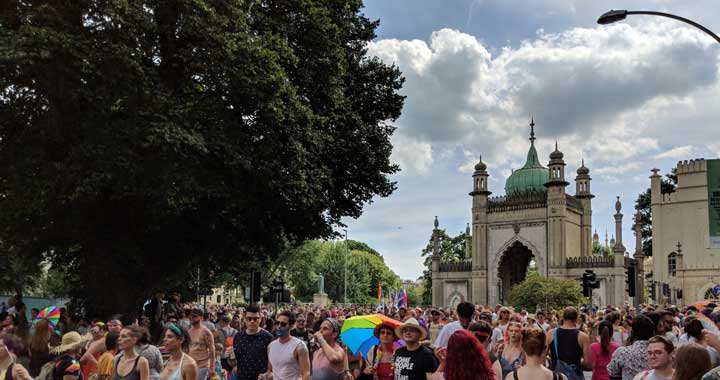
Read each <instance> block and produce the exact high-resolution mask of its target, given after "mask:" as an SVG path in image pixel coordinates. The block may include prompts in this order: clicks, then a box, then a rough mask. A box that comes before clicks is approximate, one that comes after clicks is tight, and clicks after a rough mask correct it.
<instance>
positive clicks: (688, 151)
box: [655, 145, 695, 159]
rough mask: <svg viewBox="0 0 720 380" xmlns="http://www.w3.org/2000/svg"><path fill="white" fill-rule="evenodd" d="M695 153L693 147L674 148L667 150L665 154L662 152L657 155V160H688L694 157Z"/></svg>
mask: <svg viewBox="0 0 720 380" xmlns="http://www.w3.org/2000/svg"><path fill="white" fill-rule="evenodd" d="M694 152H695V148H693V147H692V146H691V145H684V146H678V147H675V148H672V149H670V150H667V151H665V152H662V153H660V154H656V155H655V159H661V158H674V159H683V158H684V159H687V158H688V157H692V156H693V154H695V153H694Z"/></svg>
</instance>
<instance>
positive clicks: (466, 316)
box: [401, 302, 475, 349]
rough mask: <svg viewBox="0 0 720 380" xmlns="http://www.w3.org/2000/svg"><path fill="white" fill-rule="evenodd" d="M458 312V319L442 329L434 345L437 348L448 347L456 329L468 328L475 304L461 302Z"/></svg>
mask: <svg viewBox="0 0 720 380" xmlns="http://www.w3.org/2000/svg"><path fill="white" fill-rule="evenodd" d="M456 312H457V317H458V320H457V321H454V322H450V323H448V324H446V325H445V326H444V327H443V328H442V330H440V333H439V334H438V337H437V339H436V340H435V343H434V345H433V346H434V347H435V348H436V349H437V348H440V347H447V342H448V340H449V339H450V336H451V335H452V334H453V333H454V332H455V331H458V330H462V329H467V328H468V326H470V323H471V322H472V319H473V315H474V314H475V305H473V304H471V303H470V302H460V303H459V304H458V305H457V308H456ZM416 322H417V320H416ZM401 338H402V337H401ZM423 339H424V338H423Z"/></svg>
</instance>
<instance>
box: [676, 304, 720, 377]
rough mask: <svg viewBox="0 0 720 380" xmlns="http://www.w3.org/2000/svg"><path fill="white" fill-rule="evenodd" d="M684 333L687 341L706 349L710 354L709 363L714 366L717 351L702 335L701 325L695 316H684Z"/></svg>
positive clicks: (715, 364) (716, 362) (716, 360)
mask: <svg viewBox="0 0 720 380" xmlns="http://www.w3.org/2000/svg"><path fill="white" fill-rule="evenodd" d="M684 331H685V334H687V336H688V342H689V343H697V344H699V345H701V346H703V347H705V349H706V350H707V351H708V355H710V365H711V366H712V367H715V366H717V365H718V351H717V350H716V349H715V348H713V347H711V346H709V345H708V343H707V340H706V339H705V337H704V336H703V325H702V322H700V320H699V319H698V318H697V317H695V316H689V317H687V318H685V329H684Z"/></svg>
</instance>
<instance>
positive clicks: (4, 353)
mask: <svg viewBox="0 0 720 380" xmlns="http://www.w3.org/2000/svg"><path fill="white" fill-rule="evenodd" d="M20 351H22V347H21V342H20V338H19V337H17V336H15V335H11V334H8V333H0V379H12V380H32V379H33V377H32V376H30V373H28V371H27V369H25V367H23V366H22V364H20V363H16V362H15V358H16V357H17V354H18V353H19V352H20Z"/></svg>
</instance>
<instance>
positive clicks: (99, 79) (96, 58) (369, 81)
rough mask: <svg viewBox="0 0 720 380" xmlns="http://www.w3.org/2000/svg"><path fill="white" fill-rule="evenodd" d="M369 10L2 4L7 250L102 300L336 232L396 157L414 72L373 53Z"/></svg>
mask: <svg viewBox="0 0 720 380" xmlns="http://www.w3.org/2000/svg"><path fill="white" fill-rule="evenodd" d="M361 8H362V2H361V1H360V0H344V1H331V2H328V1H320V0H269V1H258V0H255V1H252V0H250V1H241V0H178V1H174V2H157V1H147V0H138V1H121V2H117V1H97V0H78V1H66V2H46V1H34V0H27V1H19V0H8V1H3V2H0V46H2V48H0V64H1V66H0V67H2V70H0V91H2V92H0V120H2V121H1V122H0V162H1V163H0V195H1V196H0V207H2V210H3V213H2V214H1V216H0V218H1V219H0V222H1V223H2V226H3V227H2V229H1V230H0V240H1V241H2V242H3V248H4V250H5V251H6V252H17V254H18V255H20V256H22V257H24V258H29V259H31V260H35V261H36V262H40V261H42V260H43V259H44V258H47V259H49V260H51V261H52V262H53V264H56V265H58V266H59V267H63V268H67V269H68V271H67V272H68V273H73V274H74V275H73V276H69V277H68V281H69V285H70V289H71V295H72V296H73V297H74V298H75V299H78V300H81V301H83V306H84V308H85V310H87V311H88V312H91V313H92V312H94V313H111V312H117V311H128V310H131V309H133V310H136V308H137V306H138V304H139V302H141V300H142V299H143V298H144V297H143V292H147V291H148V290H150V289H152V288H156V287H161V288H167V287H170V286H188V283H189V282H192V281H194V280H193V279H195V278H196V276H195V275H194V273H195V271H196V269H197V268H202V270H203V272H204V274H206V275H204V276H202V278H208V277H209V275H207V273H210V272H212V271H214V270H216V269H218V270H219V269H222V268H224V267H225V268H226V267H228V266H239V267H243V268H246V267H253V266H259V265H260V263H262V262H264V260H265V259H266V258H273V257H277V255H278V254H279V253H280V252H281V251H282V250H283V248H284V247H285V245H286V244H287V242H291V243H293V242H302V241H305V240H307V239H314V238H330V237H332V236H333V227H334V226H337V225H339V224H340V223H341V222H340V221H341V218H343V217H358V216H359V215H360V214H361V212H362V208H363V206H364V205H365V204H366V203H367V202H370V201H371V200H372V198H373V197H374V196H388V195H390V194H391V193H392V191H393V190H394V188H395V185H394V183H393V182H392V181H391V180H390V179H389V175H391V174H393V173H395V172H397V171H398V167H397V166H396V165H394V164H392V163H391V162H390V153H391V150H392V146H391V144H390V137H391V135H392V133H393V130H394V128H393V126H392V125H391V124H390V122H391V121H393V120H395V119H396V118H397V117H399V115H400V111H401V108H402V104H403V97H401V96H400V95H399V94H398V91H399V89H400V88H401V86H402V83H403V78H402V77H401V74H400V72H399V70H398V69H397V68H396V67H394V66H386V65H384V64H383V63H382V62H380V61H379V60H378V59H376V58H368V57H367V56H366V44H367V43H368V41H371V40H372V39H373V38H374V36H375V33H374V31H375V29H376V28H377V26H378V22H377V21H371V20H369V19H367V18H366V17H364V15H363V14H362V13H361V12H360V10H361ZM216 273H219V271H216ZM117 289H122V290H123V291H122V292H118V291H117Z"/></svg>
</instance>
